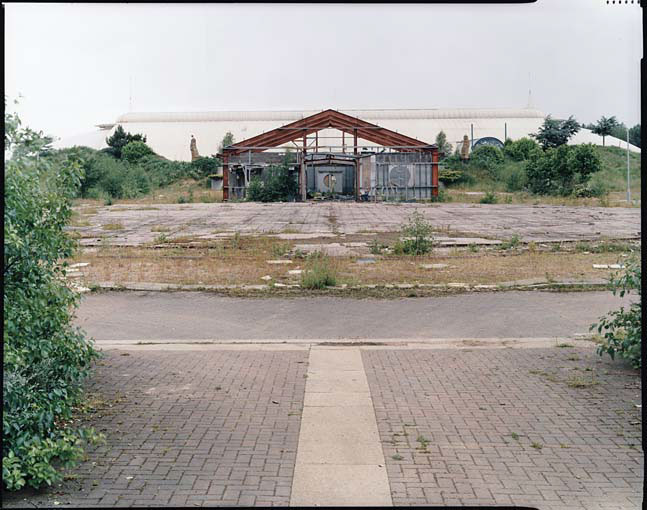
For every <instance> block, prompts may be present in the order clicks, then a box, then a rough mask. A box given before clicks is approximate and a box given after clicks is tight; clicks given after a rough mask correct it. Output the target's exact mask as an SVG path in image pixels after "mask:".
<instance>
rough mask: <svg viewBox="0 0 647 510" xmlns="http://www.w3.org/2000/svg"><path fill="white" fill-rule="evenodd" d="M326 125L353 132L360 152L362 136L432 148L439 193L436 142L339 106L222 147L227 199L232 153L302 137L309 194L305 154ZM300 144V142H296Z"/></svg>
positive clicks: (407, 147) (410, 148)
mask: <svg viewBox="0 0 647 510" xmlns="http://www.w3.org/2000/svg"><path fill="white" fill-rule="evenodd" d="M323 129H337V130H339V131H341V132H342V137H343V136H344V133H348V134H350V135H352V136H353V142H354V144H353V154H354V155H357V149H358V145H357V141H358V139H359V138H361V139H363V140H368V141H369V142H373V143H377V144H380V146H382V147H385V148H398V149H400V151H401V152H431V153H432V186H435V187H434V189H433V190H432V195H434V196H436V195H437V194H438V146H437V145H436V144H427V143H425V142H423V141H421V140H417V139H416V138H412V137H410V136H407V135H403V134H401V133H397V132H395V131H392V130H390V129H386V128H383V127H381V126H378V125H376V124H371V123H370V122H366V121H364V120H361V119H358V118H356V117H351V116H350V115H346V114H345V113H341V112H338V111H336V110H332V109H329V110H324V111H322V112H320V113H316V114H314V115H311V116H309V117H305V118H303V119H300V120H297V121H294V122H291V123H289V124H286V125H284V126H281V127H278V128H275V129H272V130H270V131H267V132H265V133H261V134H260V135H257V136H253V137H251V138H248V139H247V140H243V141H241V142H238V143H234V144H232V145H228V146H227V147H224V148H223V149H222V153H221V154H218V156H220V157H221V158H222V162H223V165H222V166H223V182H222V186H223V200H228V199H229V156H230V155H231V156H235V155H239V154H241V153H242V152H249V153H250V154H251V152H264V151H265V150H268V149H274V148H277V147H278V146H280V145H282V144H284V143H286V142H293V143H294V142H295V140H297V139H298V138H301V137H302V139H303V145H302V148H301V149H302V153H303V158H302V163H301V168H300V172H299V186H300V191H301V198H302V199H303V200H305V198H306V196H305V195H306V183H305V157H306V153H307V148H308V143H307V137H308V135H311V134H313V133H317V132H319V131H321V130H323ZM342 143H343V142H342ZM295 145H296V143H295ZM315 146H316V147H317V149H318V139H317V138H316V142H315ZM358 161H359V160H356V164H355V168H356V172H355V198H356V200H359V168H358V166H359V164H358Z"/></svg>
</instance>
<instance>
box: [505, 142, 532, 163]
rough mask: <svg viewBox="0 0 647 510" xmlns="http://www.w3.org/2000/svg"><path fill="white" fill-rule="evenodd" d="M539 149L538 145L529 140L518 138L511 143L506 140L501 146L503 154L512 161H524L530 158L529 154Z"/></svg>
mask: <svg viewBox="0 0 647 510" xmlns="http://www.w3.org/2000/svg"><path fill="white" fill-rule="evenodd" d="M538 148H539V144H538V143H537V142H535V141H534V140H533V139H531V138H526V137H524V138H520V139H519V140H516V141H514V142H513V141H512V140H510V139H507V140H506V141H505V145H504V146H503V153H504V155H505V156H507V157H508V158H510V159H512V160H513V161H524V160H526V159H528V158H529V157H530V153H531V152H532V151H533V150H535V149H538Z"/></svg>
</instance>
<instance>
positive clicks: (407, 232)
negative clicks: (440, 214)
mask: <svg viewBox="0 0 647 510" xmlns="http://www.w3.org/2000/svg"><path fill="white" fill-rule="evenodd" d="M432 232H433V228H432V226H431V223H429V222H428V221H427V220H425V218H424V216H423V215H422V214H421V213H419V212H418V211H414V212H413V214H412V215H411V216H409V218H408V219H407V222H406V223H405V224H403V225H402V227H401V230H400V234H401V235H402V237H403V239H402V240H401V241H398V242H396V243H395V245H394V247H393V252H394V253H395V254H396V255H424V254H426V253H429V252H430V251H431V249H432V247H433V236H432Z"/></svg>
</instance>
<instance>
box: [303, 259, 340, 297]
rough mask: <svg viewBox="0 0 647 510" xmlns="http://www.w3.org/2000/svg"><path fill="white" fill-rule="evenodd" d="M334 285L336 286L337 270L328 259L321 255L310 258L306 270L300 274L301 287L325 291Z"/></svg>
mask: <svg viewBox="0 0 647 510" xmlns="http://www.w3.org/2000/svg"><path fill="white" fill-rule="evenodd" d="M335 285H337V269H336V267H335V266H334V264H333V262H332V261H331V260H330V257H329V256H327V255H324V254H321V253H318V254H317V255H316V256H314V257H310V260H309V261H308V263H307V265H306V269H305V270H304V271H303V273H301V287H303V288H304V289H325V288H326V287H334V286H335Z"/></svg>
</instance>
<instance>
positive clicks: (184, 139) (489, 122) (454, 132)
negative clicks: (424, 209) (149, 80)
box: [55, 108, 640, 161]
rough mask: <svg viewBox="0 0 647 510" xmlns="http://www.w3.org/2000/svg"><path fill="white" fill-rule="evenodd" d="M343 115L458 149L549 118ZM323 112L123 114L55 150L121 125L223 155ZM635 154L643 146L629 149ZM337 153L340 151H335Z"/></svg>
mask: <svg viewBox="0 0 647 510" xmlns="http://www.w3.org/2000/svg"><path fill="white" fill-rule="evenodd" d="M339 111H340V112H342V113H345V114H347V115H351V116H353V117H357V118H359V119H362V120H365V121H367V122H371V123H373V124H377V125H379V126H382V127H384V128H387V129H391V130H393V131H397V132H399V133H406V134H407V135H409V136H411V137H414V138H417V139H419V140H424V141H427V142H429V143H433V142H434V141H435V140H436V135H438V133H439V132H440V131H441V130H442V131H444V132H445V134H446V135H447V140H448V141H449V142H450V143H452V145H453V146H454V147H456V145H457V144H460V143H461V142H462V140H463V137H464V136H465V135H467V136H468V138H469V139H470V140H473V141H477V140H479V139H481V138H485V137H488V138H495V139H497V140H499V141H501V142H503V141H505V139H506V137H507V138H511V139H513V140H516V139H519V138H521V137H524V136H528V135H530V134H531V133H536V132H537V130H538V129H539V127H540V126H541V124H542V123H543V121H544V118H545V115H544V113H542V112H541V111H539V110H536V109H531V108H522V109H511V108H499V109H407V110H391V109H388V110H387V109H384V110H339ZM316 113H318V111H317V110H303V111H221V112H169V113H157V112H150V113H146V112H142V113H137V112H131V113H126V114H124V115H121V116H119V117H118V118H117V119H116V121H115V122H114V123H107V124H98V125H97V127H98V128H99V129H97V130H95V131H93V132H90V133H86V134H83V135H79V136H74V137H69V138H65V139H62V140H58V141H57V142H56V143H55V147H59V148H63V147H73V146H75V145H83V146H87V147H92V148H95V149H101V148H103V147H106V143H105V140H106V138H107V137H109V136H110V135H111V134H112V133H113V132H114V130H115V129H116V127H117V126H118V125H121V126H122V127H123V128H124V130H126V131H128V132H130V133H142V134H144V135H146V138H147V143H148V145H149V146H150V147H151V148H152V149H153V150H154V151H155V152H156V153H158V154H160V155H161V156H164V157H166V158H168V159H173V160H181V161H190V160H191V152H190V149H189V147H190V141H191V135H193V136H195V139H196V141H197V146H198V150H199V152H200V154H201V155H205V156H209V155H212V154H216V153H217V152H218V148H219V147H218V146H219V144H220V142H221V141H222V139H223V137H224V136H225V134H226V133H227V132H231V133H232V134H233V135H234V140H235V141H239V140H245V139H248V138H251V137H253V136H256V135H259V134H261V133H264V132H266V131H270V130H272V129H275V128H277V127H279V126H282V125H284V124H286V123H289V122H293V121H296V120H299V119H302V118H304V117H308V116H310V115H313V114H316ZM319 137H320V139H319V141H318V143H319V144H320V145H321V146H325V145H326V138H327V137H330V140H333V139H334V140H336V141H335V142H331V143H339V141H338V140H339V133H338V132H336V131H335V132H334V133H327V132H326V131H322V132H321V133H320V134H319ZM569 143H572V144H579V143H594V144H597V145H602V137H601V136H598V135H595V134H593V133H592V132H591V131H590V130H588V129H582V130H580V132H579V133H577V134H576V135H575V136H574V137H573V138H572V139H571V140H570V142H569ZM606 145H612V146H619V147H622V148H625V147H626V146H627V143H626V142H625V141H623V140H619V139H617V138H614V137H611V136H607V137H606ZM629 149H630V150H631V151H633V152H640V148H638V147H635V146H633V145H629ZM332 150H333V151H334V150H335V149H332Z"/></svg>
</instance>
